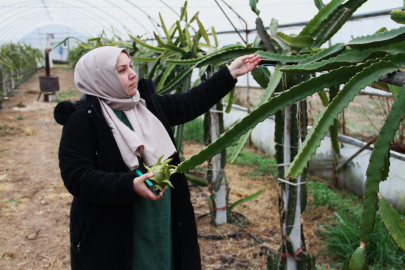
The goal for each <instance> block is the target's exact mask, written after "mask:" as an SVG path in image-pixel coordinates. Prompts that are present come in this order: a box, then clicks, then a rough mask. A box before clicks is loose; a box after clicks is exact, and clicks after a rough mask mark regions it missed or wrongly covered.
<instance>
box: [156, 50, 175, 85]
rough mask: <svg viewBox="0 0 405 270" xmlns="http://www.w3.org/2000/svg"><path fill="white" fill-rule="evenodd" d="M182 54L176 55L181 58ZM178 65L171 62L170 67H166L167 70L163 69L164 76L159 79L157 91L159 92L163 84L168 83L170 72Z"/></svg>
mask: <svg viewBox="0 0 405 270" xmlns="http://www.w3.org/2000/svg"><path fill="white" fill-rule="evenodd" d="M180 57H181V56H180V55H178V56H176V58H180ZM175 67H176V65H173V64H170V65H169V66H168V67H166V68H165V70H164V71H163V74H162V77H161V78H160V80H159V83H158V85H157V86H156V89H157V91H158V92H159V91H160V89H162V88H163V86H164V85H165V83H166V80H167V78H168V77H169V76H170V74H171V73H172V71H173V69H174V68H175Z"/></svg>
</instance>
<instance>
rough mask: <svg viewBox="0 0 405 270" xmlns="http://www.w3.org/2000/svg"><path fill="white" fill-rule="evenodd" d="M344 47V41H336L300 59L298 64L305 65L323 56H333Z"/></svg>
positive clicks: (321, 58)
mask: <svg viewBox="0 0 405 270" xmlns="http://www.w3.org/2000/svg"><path fill="white" fill-rule="evenodd" d="M345 49H346V46H345V44H344V43H337V44H335V45H332V46H330V47H329V48H326V49H323V50H321V51H320V52H318V53H316V54H314V55H311V56H309V57H307V58H305V59H304V60H302V61H300V62H299V64H300V65H306V64H310V63H314V62H317V61H319V60H323V59H325V58H329V57H333V56H335V55H337V54H340V53H341V52H342V51H344V50H345Z"/></svg>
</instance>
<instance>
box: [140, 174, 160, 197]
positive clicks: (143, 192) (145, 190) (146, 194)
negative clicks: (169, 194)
mask: <svg viewBox="0 0 405 270" xmlns="http://www.w3.org/2000/svg"><path fill="white" fill-rule="evenodd" d="M152 176H153V173H145V174H144V175H142V176H139V177H137V178H135V179H134V182H133V183H134V190H135V192H136V193H137V194H138V195H139V196H141V197H142V198H145V199H149V200H152V201H157V200H159V199H160V196H163V192H164V191H165V190H163V191H161V192H160V193H159V194H160V196H156V195H155V194H153V192H152V191H151V190H150V189H149V188H148V187H147V186H146V184H145V180H146V179H148V178H150V177H152Z"/></svg>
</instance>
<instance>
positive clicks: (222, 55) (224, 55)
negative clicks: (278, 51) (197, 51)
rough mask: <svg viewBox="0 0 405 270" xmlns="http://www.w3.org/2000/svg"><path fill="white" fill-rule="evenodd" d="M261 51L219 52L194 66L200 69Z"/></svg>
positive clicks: (237, 50)
mask: <svg viewBox="0 0 405 270" xmlns="http://www.w3.org/2000/svg"><path fill="white" fill-rule="evenodd" d="M260 50H263V48H236V49H229V50H220V51H218V52H215V53H212V54H210V55H207V56H206V57H204V59H202V60H201V61H199V62H197V63H196V64H195V66H196V67H198V68H201V67H203V66H205V65H209V64H212V63H215V62H219V61H223V60H227V59H233V58H237V57H239V56H242V55H245V54H252V53H255V52H257V51H260Z"/></svg>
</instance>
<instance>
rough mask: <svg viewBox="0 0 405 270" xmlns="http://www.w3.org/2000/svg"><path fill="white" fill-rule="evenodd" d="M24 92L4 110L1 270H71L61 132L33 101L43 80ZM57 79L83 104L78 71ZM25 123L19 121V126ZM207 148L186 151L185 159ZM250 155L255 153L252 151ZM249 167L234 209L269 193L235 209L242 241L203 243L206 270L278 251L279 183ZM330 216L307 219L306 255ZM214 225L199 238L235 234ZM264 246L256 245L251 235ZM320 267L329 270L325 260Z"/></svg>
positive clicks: (232, 178)
mask: <svg viewBox="0 0 405 270" xmlns="http://www.w3.org/2000/svg"><path fill="white" fill-rule="evenodd" d="M43 74H44V71H43V70H40V71H38V72H37V74H35V75H34V76H32V78H31V80H30V81H28V82H26V83H24V84H22V85H21V86H20V87H19V88H18V89H17V90H16V91H15V95H14V96H12V97H10V98H9V100H8V101H7V102H5V103H4V104H5V108H4V109H2V110H0V243H1V244H0V269H13V270H14V269H27V270H28V269H32V270H33V269H70V258H69V210H70V205H71V200H72V196H71V195H70V194H69V193H68V192H67V190H66V189H65V187H64V186H63V183H62V180H61V178H60V171H59V167H58V155H57V153H58V146H59V140H60V135H61V131H62V126H60V125H58V124H57V123H56V122H55V121H54V120H53V109H54V107H55V105H56V103H55V102H51V103H47V102H43V98H42V97H41V99H40V101H36V100H37V97H38V91H39V82H38V75H43ZM51 74H52V75H53V76H59V80H60V88H61V91H60V93H59V97H60V99H72V100H75V99H78V98H79V96H80V95H79V93H77V91H76V90H75V87H74V84H73V71H72V70H68V69H53V70H52V71H51ZM18 119H20V120H18ZM201 148H202V146H201V145H199V144H197V143H194V142H186V143H185V156H190V155H192V154H194V153H196V152H197V151H199V150H200V149H201ZM250 151H255V150H254V149H250ZM253 170H254V168H253V167H251V166H245V165H238V166H236V165H227V166H226V174H227V178H228V181H229V185H230V188H231V193H230V202H234V201H236V200H238V199H240V198H242V197H244V196H247V195H249V194H252V193H254V192H256V191H258V190H260V189H262V188H265V189H266V190H265V192H264V194H262V195H261V196H260V197H258V198H257V199H255V200H253V201H251V202H248V203H245V204H242V205H238V206H237V207H236V208H235V209H234V211H236V212H240V213H242V214H244V215H245V216H247V217H248V224H247V226H246V228H245V229H244V230H243V231H242V232H241V234H240V236H239V237H236V238H225V239H222V240H210V239H203V238H200V239H199V243H200V248H201V257H202V264H203V269H264V268H265V266H266V256H265V254H266V251H265V249H264V248H263V247H264V246H267V247H269V248H271V249H272V250H277V249H278V247H279V244H280V230H279V225H280V224H279V215H278V210H277V196H278V189H279V188H278V183H277V181H275V179H274V177H273V176H272V175H265V176H261V177H257V178H249V177H248V176H247V175H248V174H249V173H250V172H252V171H253ZM191 193H192V197H191V200H192V202H193V205H194V208H195V213H196V216H198V215H200V214H204V213H207V212H208V206H207V202H206V197H205V195H204V193H203V192H202V191H201V190H200V189H199V188H197V187H191ZM332 217H333V211H331V210H328V209H326V208H323V207H318V208H316V209H315V208H313V207H312V206H311V199H309V206H308V211H307V212H305V214H304V215H303V217H302V223H303V226H304V231H305V238H306V246H307V249H308V252H309V253H315V254H319V252H320V250H321V248H322V247H323V245H324V244H323V242H322V240H321V238H320V237H319V236H318V234H317V233H318V232H319V227H318V225H322V224H325V223H328V222H330V221H331V218H332ZM208 223H209V219H208V218H204V219H198V230H199V232H200V233H204V234H206V233H209V234H212V233H214V234H226V233H232V232H234V231H235V230H237V229H238V228H235V226H232V225H224V226H220V227H218V228H215V227H213V226H211V225H209V224H208ZM248 231H249V232H251V233H253V234H254V235H255V236H257V237H258V238H259V239H261V240H262V241H263V242H264V244H263V245H258V244H256V243H255V242H254V241H253V240H252V239H251V238H250V237H249V236H247V232H248ZM317 262H318V264H322V263H324V264H325V265H326V266H327V267H328V263H327V262H329V260H327V258H324V257H322V256H321V255H319V256H318V258H317Z"/></svg>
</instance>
